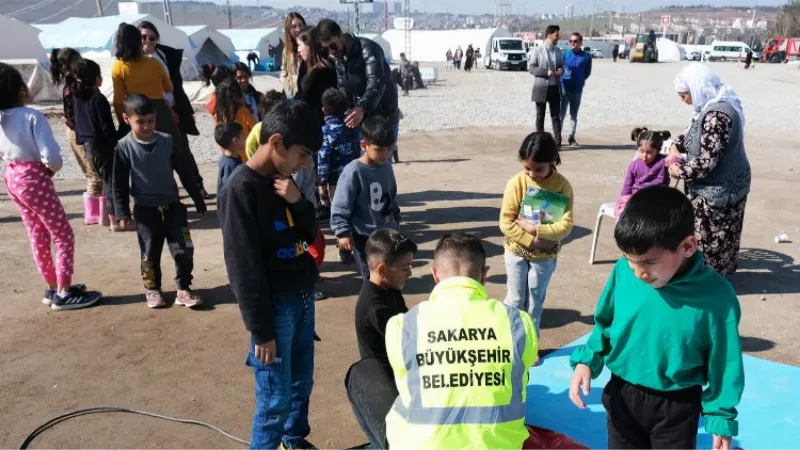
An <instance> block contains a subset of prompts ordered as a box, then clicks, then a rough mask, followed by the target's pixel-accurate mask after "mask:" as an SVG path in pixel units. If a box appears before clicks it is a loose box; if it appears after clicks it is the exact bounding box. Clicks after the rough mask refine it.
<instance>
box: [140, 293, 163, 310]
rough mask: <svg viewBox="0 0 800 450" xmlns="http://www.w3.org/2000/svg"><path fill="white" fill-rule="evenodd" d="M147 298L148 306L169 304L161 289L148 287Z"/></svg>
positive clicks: (160, 306) (156, 306)
mask: <svg viewBox="0 0 800 450" xmlns="http://www.w3.org/2000/svg"><path fill="white" fill-rule="evenodd" d="M145 298H146V299H147V307H148V308H163V307H165V306H167V302H166V301H165V300H164V296H163V295H161V291H156V290H154V289H148V290H147V294H145Z"/></svg>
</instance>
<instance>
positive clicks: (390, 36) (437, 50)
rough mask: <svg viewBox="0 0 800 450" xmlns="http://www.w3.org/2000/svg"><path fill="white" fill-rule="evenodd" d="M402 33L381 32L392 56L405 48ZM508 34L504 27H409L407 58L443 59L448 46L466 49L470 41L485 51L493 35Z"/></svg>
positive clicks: (436, 60)
mask: <svg viewBox="0 0 800 450" xmlns="http://www.w3.org/2000/svg"><path fill="white" fill-rule="evenodd" d="M405 33H406V32H405V30H388V31H386V32H385V33H383V34H382V35H381V36H382V37H383V39H385V40H386V42H388V43H389V46H390V48H391V51H392V58H393V59H400V53H402V52H405V51H406V34H405ZM508 36H511V33H509V31H508V30H507V29H505V28H484V29H461V30H411V58H410V59H411V60H412V61H420V62H443V61H444V60H445V53H447V50H448V49H450V50H452V51H453V52H454V53H455V51H456V48H458V46H459V45H460V46H461V49H462V50H463V51H465V52H466V51H467V46H468V45H470V44H472V47H473V48H475V49H480V50H481V54H483V55H485V54H486V50H487V49H488V48H489V47H490V46H491V42H492V38H494V37H508Z"/></svg>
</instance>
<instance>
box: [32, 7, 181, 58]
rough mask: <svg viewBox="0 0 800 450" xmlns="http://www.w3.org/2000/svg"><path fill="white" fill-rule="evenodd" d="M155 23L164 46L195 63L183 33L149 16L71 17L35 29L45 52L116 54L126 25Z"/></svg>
mask: <svg viewBox="0 0 800 450" xmlns="http://www.w3.org/2000/svg"><path fill="white" fill-rule="evenodd" d="M145 20H146V21H148V22H151V23H152V24H153V25H155V26H156V28H157V29H158V34H159V35H160V36H161V38H160V43H161V44H164V45H167V46H170V47H173V48H179V49H183V56H184V57H185V58H188V59H190V60H193V59H194V45H193V44H192V41H191V40H190V39H189V36H187V35H186V33H184V32H183V31H181V30H179V29H177V28H175V27H173V26H171V25H169V24H167V23H166V22H164V21H163V20H159V19H157V18H155V17H153V16H151V15H149V14H126V15H118V16H106V17H92V18H84V17H70V18H69V19H66V20H64V21H62V22H60V23H58V24H43V25H38V24H37V25H35V26H36V27H37V28H39V29H40V30H42V33H41V34H40V35H39V40H40V41H41V43H42V46H43V47H44V48H45V50H48V51H49V50H52V49H54V48H60V47H72V48H74V49H75V50H78V51H79V52H81V53H84V52H88V51H95V52H102V51H108V52H113V51H114V36H115V35H116V33H117V28H118V27H119V24H120V23H122V22H125V23H129V24H131V25H134V26H138V25H139V23H140V22H142V21H145Z"/></svg>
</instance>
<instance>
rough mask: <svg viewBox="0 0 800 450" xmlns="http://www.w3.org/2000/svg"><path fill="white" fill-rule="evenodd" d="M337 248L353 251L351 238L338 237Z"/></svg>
mask: <svg viewBox="0 0 800 450" xmlns="http://www.w3.org/2000/svg"><path fill="white" fill-rule="evenodd" d="M339 249H341V250H344V251H347V252H352V251H353V238H351V237H350V236H346V237H341V238H339Z"/></svg>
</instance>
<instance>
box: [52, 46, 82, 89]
mask: <svg viewBox="0 0 800 450" xmlns="http://www.w3.org/2000/svg"><path fill="white" fill-rule="evenodd" d="M80 58H81V54H80V53H79V52H78V51H77V50H75V49H74V48H69V47H64V48H54V49H53V50H52V51H51V52H50V77H51V78H52V79H53V84H55V85H56V86H58V85H59V84H61V83H64V82H66V81H67V79H68V78H69V76H70V74H71V73H72V66H74V65H75V63H76V62H77V61H78V60H80Z"/></svg>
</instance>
